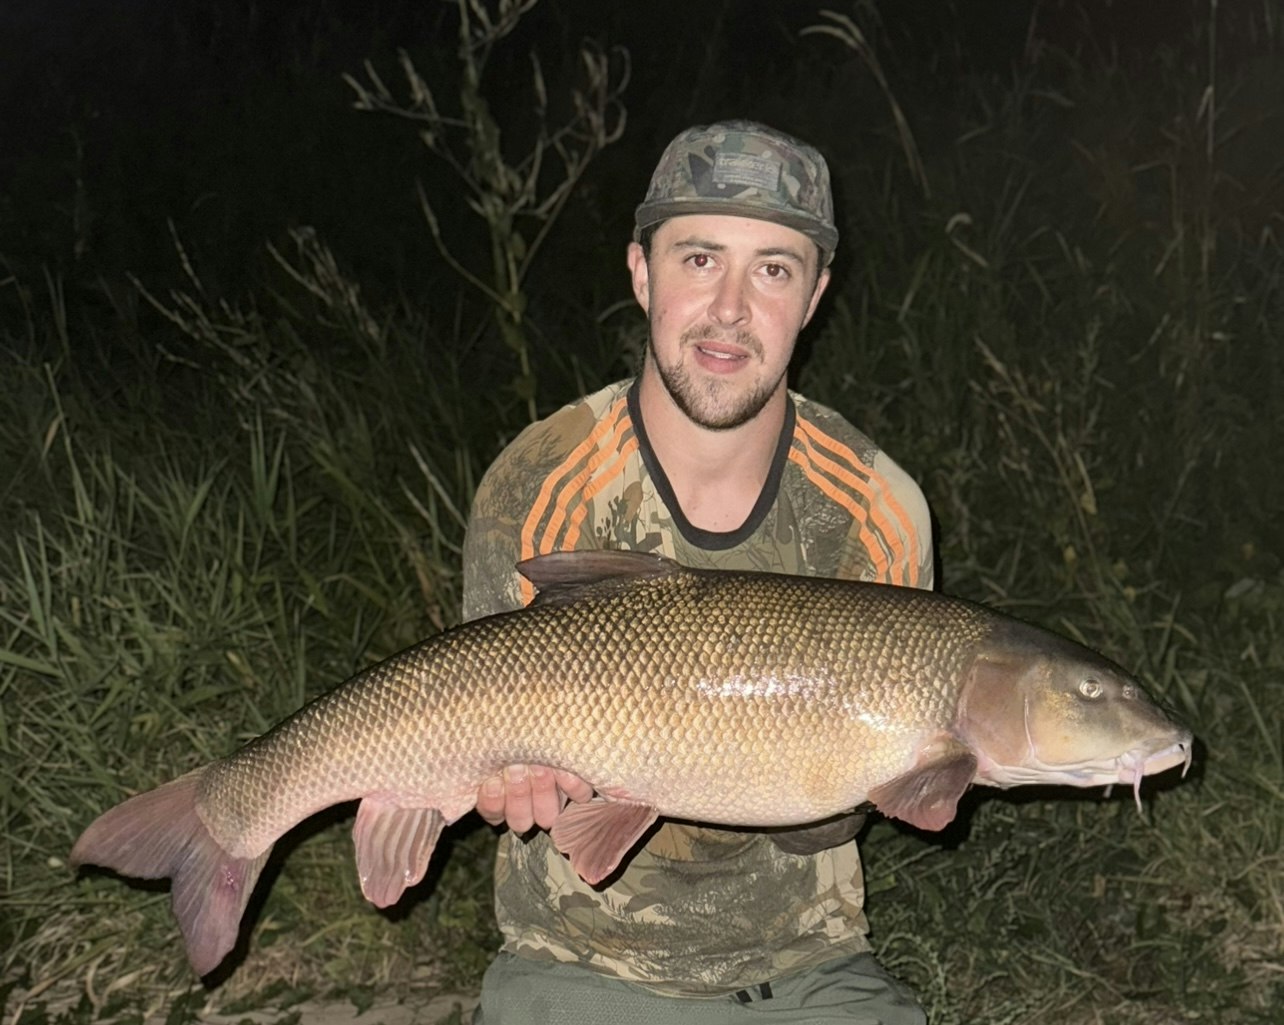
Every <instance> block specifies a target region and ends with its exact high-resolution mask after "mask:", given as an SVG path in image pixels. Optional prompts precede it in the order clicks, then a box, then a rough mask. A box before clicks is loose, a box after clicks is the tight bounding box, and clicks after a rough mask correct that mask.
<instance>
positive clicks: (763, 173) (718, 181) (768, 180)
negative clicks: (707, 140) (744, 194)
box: [713, 153, 780, 192]
mask: <svg viewBox="0 0 1284 1025" xmlns="http://www.w3.org/2000/svg"><path fill="white" fill-rule="evenodd" d="M713 184H714V185H721V186H727V185H739V186H745V187H748V188H753V189H764V190H766V191H767V192H775V191H777V190H778V189H779V188H780V162H779V161H778V160H772V159H771V158H770V157H759V156H754V155H753V154H751V153H718V154H717V155H716V156H715V157H714V158H713Z"/></svg>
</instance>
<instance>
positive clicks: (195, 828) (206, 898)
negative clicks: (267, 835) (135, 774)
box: [71, 769, 271, 975]
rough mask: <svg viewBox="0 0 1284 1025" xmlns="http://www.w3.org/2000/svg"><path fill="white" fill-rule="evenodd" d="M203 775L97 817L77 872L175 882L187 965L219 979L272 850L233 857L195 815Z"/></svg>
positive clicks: (85, 836)
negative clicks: (85, 868)
mask: <svg viewBox="0 0 1284 1025" xmlns="http://www.w3.org/2000/svg"><path fill="white" fill-rule="evenodd" d="M201 771H202V770H200V769H197V770H195V771H194V772H189V773H188V774H187V775H186V776H180V777H179V778H178V779H176V780H174V781H173V782H170V783H166V784H164V785H163V786H159V787H157V788H156V789H155V790H149V791H147V792H146V793H144V794H139V795H137V796H136V797H131V798H130V799H129V800H127V801H125V802H123V803H121V804H118V805H117V806H116V807H115V808H112V809H111V810H109V811H106V812H104V813H103V814H102V815H100V816H98V818H96V819H95V820H94V821H93V822H92V823H91V824H90V826H89V828H88V829H86V830H85V831H84V832H83V833H82V834H81V835H80V839H79V840H77V841H76V845H75V847H73V848H72V851H71V863H72V864H73V865H101V866H102V867H104V868H110V869H112V870H113V871H116V872H119V873H120V874H121V875H126V876H134V877H136V878H139V879H161V878H166V877H168V878H171V879H172V880H173V888H172V891H171V903H172V905H173V908H174V917H175V918H177V919H178V925H179V928H180V929H181V930H182V931H183V939H184V940H185V941H186V943H187V959H188V961H190V962H191V964H192V967H193V968H195V969H196V971H197V972H198V973H199V974H201V975H205V974H207V973H208V972H212V971H213V970H214V969H215V968H216V967H218V964H219V962H220V961H222V960H223V958H225V957H226V956H227V954H228V951H230V950H231V949H232V947H233V945H234V944H235V943H236V934H237V932H238V931H239V929H240V923H241V915H242V914H244V913H245V905H246V903H247V902H248V901H249V899H250V893H251V892H252V891H253V889H254V883H255V881H256V880H257V879H258V877H259V872H260V871H262V869H263V863H264V862H265V861H266V860H267V856H268V853H269V851H270V850H271V847H269V848H268V849H267V850H265V851H263V853H261V854H260V855H258V856H257V857H254V858H236V857H233V856H232V855H230V854H228V853H227V851H225V850H224V849H223V848H222V847H221V846H219V843H218V841H216V840H215V839H214V838H213V837H212V836H211V835H210V833H209V830H207V829H206V828H205V823H203V822H202V821H201V818H200V816H199V815H198V814H197V812H196V792H197V791H196V788H197V784H198V783H199V781H200V774H201Z"/></svg>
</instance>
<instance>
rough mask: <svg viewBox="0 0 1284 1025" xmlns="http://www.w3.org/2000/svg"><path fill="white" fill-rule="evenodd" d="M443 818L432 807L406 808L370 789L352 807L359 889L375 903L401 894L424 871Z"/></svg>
mask: <svg viewBox="0 0 1284 1025" xmlns="http://www.w3.org/2000/svg"><path fill="white" fill-rule="evenodd" d="M444 825H445V820H444V819H443V818H442V815H441V812H439V811H437V809H436V808H407V807H402V806H401V805H399V804H397V803H395V802H394V801H393V800H392V799H390V798H386V797H380V796H379V795H374V794H372V795H369V796H367V797H365V798H363V799H362V801H361V805H360V807H358V808H357V821H356V822H355V823H354V824H353V827H352V841H353V843H354V844H355V845H356V848H357V875H358V876H359V878H360V879H361V892H362V893H363V894H365V897H366V900H368V901H370V902H371V903H372V904H374V905H375V907H380V908H386V907H388V906H390V905H392V904H395V903H397V901H398V900H400V899H401V895H402V893H403V892H404V891H405V889H406V887H408V886H414V885H415V883H417V882H419V880H421V879H422V878H423V877H424V873H425V872H427V871H428V862H429V861H430V860H431V858H432V851H433V848H434V847H436V846H437V838H438V837H439V836H441V830H442V827H443V826H444Z"/></svg>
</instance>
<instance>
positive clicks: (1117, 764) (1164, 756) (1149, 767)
mask: <svg viewBox="0 0 1284 1025" xmlns="http://www.w3.org/2000/svg"><path fill="white" fill-rule="evenodd" d="M1170 737H1171V734H1170V735H1169V737H1165V738H1164V739H1163V740H1160V741H1157V742H1151V743H1149V744H1139V745H1137V746H1136V747H1134V748H1131V749H1129V750H1127V751H1125V752H1123V753H1122V754H1120V755H1116V756H1114V757H1113V758H1109V757H1107V758H1092V759H1087V760H1084V761H1082V762H1073V763H1064V762H1063V763H1059V764H1051V763H1048V762H1043V761H1041V760H1040V759H1039V758H1038V757H1037V756H1035V757H1032V758H1031V759H1030V760H1029V761H1027V762H1026V763H1025V764H1024V765H1004V766H998V765H993V764H991V765H987V766H985V769H984V770H983V771H982V773H980V774H978V780H977V781H978V782H984V783H991V784H994V785H998V786H1001V787H1010V786H1018V785H1020V784H1023V783H1060V784H1064V785H1067V786H1073V787H1095V786H1104V787H1106V792H1107V794H1108V793H1109V792H1110V788H1111V787H1113V786H1116V785H1117V784H1120V783H1123V784H1126V785H1127V786H1130V787H1132V792H1133V797H1134V799H1135V800H1136V802H1137V807H1138V808H1140V807H1141V781H1142V779H1143V778H1144V777H1146V776H1153V775H1155V774H1156V773H1160V772H1166V771H1167V770H1169V769H1172V768H1174V767H1176V766H1178V765H1180V766H1181V767H1182V770H1181V774H1182V776H1183V778H1184V777H1185V775H1186V773H1187V772H1188V771H1189V770H1190V762H1191V756H1192V754H1193V747H1194V745H1193V740H1194V738H1193V737H1192V736H1191V734H1190V733H1188V732H1183V733H1181V734H1178V735H1177V737H1176V739H1170ZM1031 754H1032V755H1033V754H1034V752H1033V751H1031Z"/></svg>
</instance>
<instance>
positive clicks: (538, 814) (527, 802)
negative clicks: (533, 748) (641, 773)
mask: <svg viewBox="0 0 1284 1025" xmlns="http://www.w3.org/2000/svg"><path fill="white" fill-rule="evenodd" d="M592 796H593V788H592V787H591V786H589V784H588V783H586V782H584V780H582V779H580V777H579V776H576V775H573V774H572V773H569V772H564V771H563V770H561V769H550V768H549V767H548V766H547V765H510V766H508V767H507V768H505V769H504V771H503V773H502V774H500V775H495V776H491V777H490V779H488V780H486V781H485V782H484V783H482V785H481V787H480V788H478V790H477V814H478V815H480V816H481V817H482V818H483V819H485V820H486V821H487V822H489V823H490V824H491V825H492V826H502V825H504V824H507V825H508V828H509V829H511V830H512V831H513V832H514V833H525V832H527V831H528V830H529V829H530V828H531V827H532V826H539V828H540V829H551V828H552V827H553V822H554V821H555V820H556V819H557V816H558V814H559V813H560V812H561V810H562V808H563V807H565V805H566V802H567V800H568V799H569V800H572V801H575V802H577V803H583V802H584V801H587V800H589V799H590V798H591V797H592Z"/></svg>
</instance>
